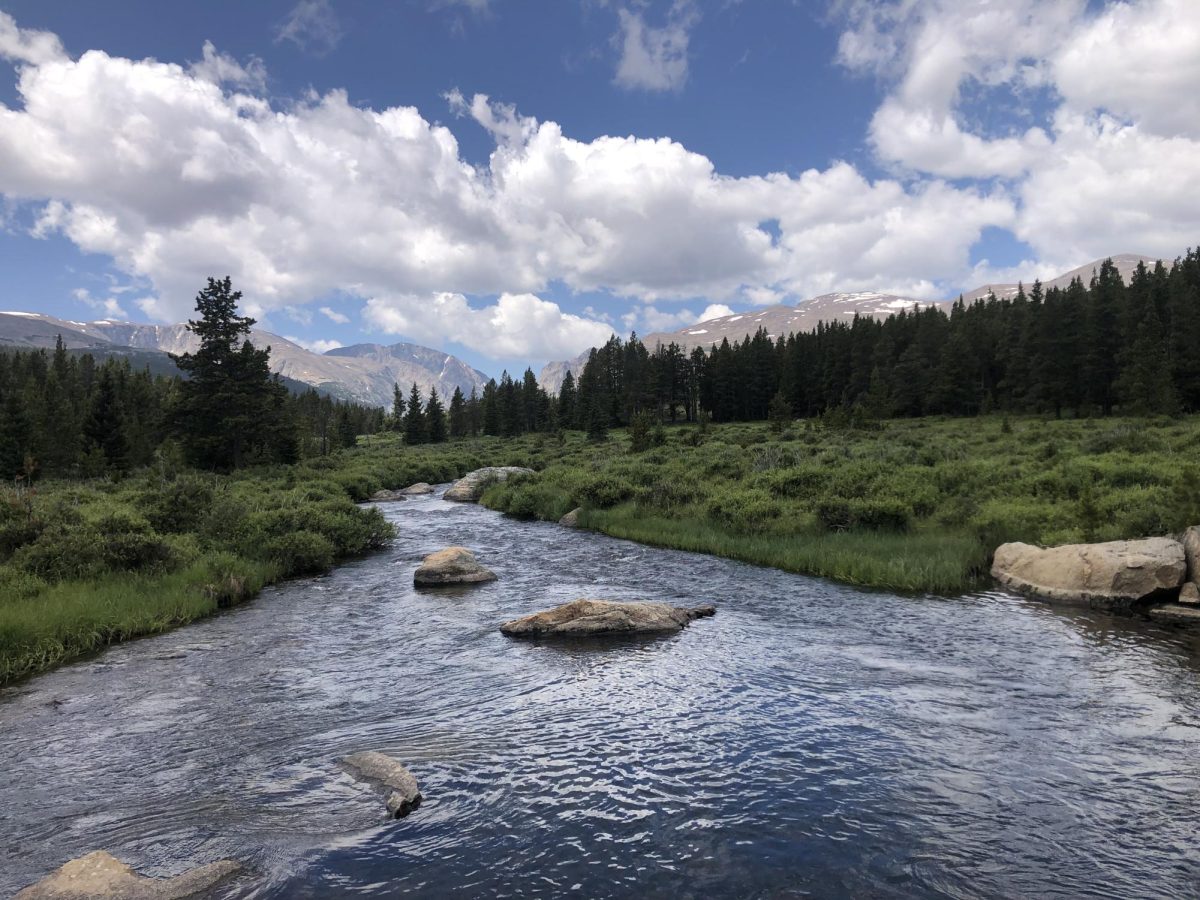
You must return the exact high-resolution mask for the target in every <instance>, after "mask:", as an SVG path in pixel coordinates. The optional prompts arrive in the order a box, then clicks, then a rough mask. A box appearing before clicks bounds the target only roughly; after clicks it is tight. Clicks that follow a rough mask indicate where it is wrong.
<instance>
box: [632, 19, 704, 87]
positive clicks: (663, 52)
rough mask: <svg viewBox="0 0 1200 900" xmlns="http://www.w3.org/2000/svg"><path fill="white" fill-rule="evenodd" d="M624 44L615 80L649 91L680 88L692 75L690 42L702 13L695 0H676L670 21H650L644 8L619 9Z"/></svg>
mask: <svg viewBox="0 0 1200 900" xmlns="http://www.w3.org/2000/svg"><path fill="white" fill-rule="evenodd" d="M617 16H618V18H619V24H620V30H619V31H618V33H617V35H616V38H615V40H616V42H617V44H618V45H619V46H620V48H621V57H620V60H619V61H618V62H617V74H616V77H615V78H614V80H615V81H616V83H617V84H618V85H620V86H621V87H625V88H637V89H641V90H647V91H678V90H680V89H681V88H682V87H683V86H684V84H686V83H687V78H688V42H689V39H690V34H691V30H692V28H693V27H694V26H695V24H696V22H697V21H698V20H699V18H700V16H699V13H698V12H697V10H696V7H695V6H694V4H693V2H692V0H675V2H674V3H673V4H672V5H671V9H670V12H669V13H668V15H667V21H666V24H664V25H662V26H661V27H657V28H656V27H654V26H651V25H648V24H646V17H645V13H644V12H643V11H641V10H638V11H636V12H635V11H631V10H629V9H620V10H618V11H617Z"/></svg>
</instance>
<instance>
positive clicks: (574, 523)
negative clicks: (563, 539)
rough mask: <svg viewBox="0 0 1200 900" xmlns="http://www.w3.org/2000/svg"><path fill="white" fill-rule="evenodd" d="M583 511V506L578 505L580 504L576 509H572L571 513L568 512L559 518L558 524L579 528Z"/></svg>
mask: <svg viewBox="0 0 1200 900" xmlns="http://www.w3.org/2000/svg"><path fill="white" fill-rule="evenodd" d="M581 512H583V509H582V507H578V506H577V507H575V509H573V510H571V511H570V512H569V513H567V514H566V515H565V516H563V517H562V518H561V519H559V520H558V524H559V525H563V526H565V527H567V528H578V527H579V514H580V513H581Z"/></svg>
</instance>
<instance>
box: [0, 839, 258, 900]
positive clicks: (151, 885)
mask: <svg viewBox="0 0 1200 900" xmlns="http://www.w3.org/2000/svg"><path fill="white" fill-rule="evenodd" d="M240 871H242V867H241V865H240V864H238V863H236V862H234V861H233V860H231V859H223V860H221V861H220V862H215V863H210V864H209V865H207V866H200V867H199V868H196V869H191V870H190V871H188V872H184V873H183V874H182V875H177V876H175V877H174V878H146V877H144V876H142V875H138V874H137V873H136V872H134V871H133V869H132V868H130V867H129V866H127V865H125V863H123V862H121V861H120V860H119V859H117V858H116V857H115V856H113V855H112V854H111V853H107V852H106V851H104V850H96V851H95V852H93V853H89V854H88V855H87V856H82V857H80V858H79V859H73V860H71V861H70V862H68V863H64V864H63V865H62V866H60V867H59V868H57V869H55V870H54V871H53V872H51V873H50V874H49V875H47V876H46V877H45V878H43V879H42V880H41V881H39V882H38V883H37V884H34V885H30V886H29V887H27V888H25V889H24V890H22V891H19V892H18V893H17V897H16V900H103V898H112V900H118V898H119V900H181V898H184V897H194V896H195V895H197V894H199V893H202V892H203V891H207V890H209V889H210V888H212V887H213V886H214V885H216V884H218V883H220V882H222V881H224V880H225V879H226V878H229V877H231V876H233V875H236V874H237V873H238V872H240Z"/></svg>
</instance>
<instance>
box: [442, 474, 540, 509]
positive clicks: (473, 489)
mask: <svg viewBox="0 0 1200 900" xmlns="http://www.w3.org/2000/svg"><path fill="white" fill-rule="evenodd" d="M532 474H534V472H533V469H525V468H522V467H521V466H487V467H486V468H483V469H476V470H475V471H474V472H468V473H467V474H466V475H464V476H463V477H462V478H460V479H458V481H456V482H454V484H452V485H450V487H449V489H448V490H447V491H446V493H445V494H443V495H442V499H444V500H457V501H459V502H460V503H475V502H476V501H477V500H479V498H480V497H481V496H483V492H484V491H485V490H486V489H487V486H488V485H489V484H492V483H494V482H497V481H508V479H509V478H510V477H512V476H513V475H532Z"/></svg>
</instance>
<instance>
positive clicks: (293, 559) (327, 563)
mask: <svg viewBox="0 0 1200 900" xmlns="http://www.w3.org/2000/svg"><path fill="white" fill-rule="evenodd" d="M264 555H265V556H266V558H267V559H269V560H271V561H273V562H276V563H278V564H279V567H280V570H281V572H282V573H283V574H284V575H310V574H317V573H320V572H328V571H329V570H330V569H331V568H333V560H334V546H333V542H332V541H330V540H329V539H328V538H327V537H324V536H323V535H320V534H315V533H314V532H311V531H293V532H292V533H291V534H287V535H282V536H279V537H275V538H272V539H271V540H270V541H268V542H267V544H266V546H265V547H264Z"/></svg>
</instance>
